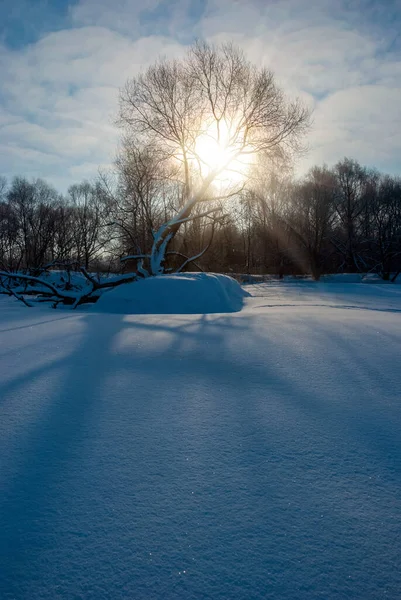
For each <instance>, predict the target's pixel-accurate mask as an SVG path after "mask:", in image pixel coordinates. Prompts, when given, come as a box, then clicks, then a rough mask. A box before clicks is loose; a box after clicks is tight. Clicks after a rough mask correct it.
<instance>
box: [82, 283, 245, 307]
mask: <svg viewBox="0 0 401 600" xmlns="http://www.w3.org/2000/svg"><path fill="white" fill-rule="evenodd" d="M247 295H248V293H247V292H245V290H244V289H243V288H242V287H241V286H240V285H239V283H238V282H237V281H235V279H232V278H231V277H227V276H226V275H218V274H212V273H181V274H179V275H160V276H158V277H149V278H148V279H142V280H139V281H136V282H135V283H127V284H124V285H120V286H119V287H117V288H114V289H112V290H110V291H108V292H106V293H105V294H103V296H101V298H100V299H99V300H98V301H97V302H96V304H94V305H93V306H92V310H94V311H96V312H103V313H118V314H131V315H132V314H136V315H138V314H149V315H155V314H203V313H227V312H237V311H239V310H241V308H242V306H243V300H244V296H247Z"/></svg>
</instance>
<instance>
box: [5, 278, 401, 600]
mask: <svg viewBox="0 0 401 600" xmlns="http://www.w3.org/2000/svg"><path fill="white" fill-rule="evenodd" d="M247 289H248V291H250V293H251V294H252V295H253V297H251V298H245V299H244V302H245V307H244V308H243V310H242V311H241V312H236V313H230V314H222V315H219V314H206V315H171V314H170V315H166V316H163V315H160V314H159V315H153V316H152V315H145V316H144V315H129V316H127V315H124V314H102V313H99V312H95V311H93V310H92V311H91V310H90V309H89V310H88V309H87V307H86V308H83V309H82V310H80V311H74V312H71V311H66V310H59V311H57V310H51V309H49V308H44V307H38V308H32V309H29V308H25V307H23V306H22V305H19V304H18V303H17V302H16V301H15V300H14V299H10V298H5V297H0V598H1V599H2V600H11V599H13V600H14V599H15V600H25V599H26V600H38V599H41V600H42V599H43V600H44V599H46V600H57V599H63V600H67V599H68V600H69V599H82V600H86V599H91V600H92V599H93V600H106V599H112V600H117V599H122V598H127V599H135V600H142V599H144V600H152V599H167V600H169V599H183V600H184V599H185V600H187V599H188V600H191V599H194V600H195V599H196V600H197V599H199V600H200V599H219V600H223V599H224V600H253V599H255V600H256V599H274V600H290V599H291V600H313V599H317V598H319V599H324V600H332V599H333V600H334V599H345V598H352V599H360V600H371V599H374V600H376V599H379V598H390V599H398V598H400V597H401V591H400V590H401V289H400V286H391V285H367V284H341V283H321V284H315V283H308V282H302V283H299V284H296V283H294V284H289V283H286V284H279V283H268V284H259V285H253V286H248V288H247Z"/></svg>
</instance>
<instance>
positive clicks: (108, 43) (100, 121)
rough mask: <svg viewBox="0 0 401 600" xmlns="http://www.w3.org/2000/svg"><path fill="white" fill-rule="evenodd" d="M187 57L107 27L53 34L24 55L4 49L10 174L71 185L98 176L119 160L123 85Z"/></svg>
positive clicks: (1, 114)
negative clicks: (167, 60) (148, 69)
mask: <svg viewBox="0 0 401 600" xmlns="http://www.w3.org/2000/svg"><path fill="white" fill-rule="evenodd" d="M180 52H182V48H181V46H180V45H179V44H177V43H176V42H174V40H171V39H167V38H162V37H155V36H150V37H146V38H140V39H138V40H136V41H132V40H130V39H129V38H127V37H126V36H123V35H121V34H119V33H116V32H113V31H110V30H108V29H105V28H102V27H82V28H77V29H72V30H66V31H60V32H56V33H51V34H49V35H46V36H45V37H43V38H42V39H41V40H39V41H38V42H37V43H35V44H32V45H30V46H28V47H26V48H24V49H23V50H21V51H13V50H8V49H6V48H4V47H3V48H2V50H1V51H0V77H1V79H2V109H1V111H0V127H1V142H0V152H1V155H2V157H3V160H2V165H3V169H4V173H5V174H8V175H10V176H12V175H15V174H18V173H24V174H26V175H27V176H32V177H38V176H42V177H48V178H50V179H54V178H57V177H58V178H60V177H61V176H63V178H64V179H65V180H66V181H67V180H68V176H71V181H70V183H73V182H74V181H76V177H77V173H79V174H80V178H83V177H88V178H91V177H93V176H95V175H96V173H97V170H98V166H99V165H100V164H109V163H111V162H112V161H113V159H114V155H115V151H116V148H117V143H118V131H117V129H116V128H115V126H114V125H113V122H114V119H115V117H116V114H117V108H118V89H119V87H120V86H122V85H123V84H124V82H125V81H126V79H127V78H128V77H129V76H132V75H134V74H135V73H137V72H138V71H139V70H140V69H141V68H143V67H144V66H146V65H147V64H150V63H151V62H153V61H154V60H155V59H156V58H157V56H159V55H160V54H167V55H171V56H174V55H177V53H180ZM8 149H11V152H8ZM50 156H51V157H54V160H49V159H48V157H50ZM82 165H85V167H82ZM78 167H79V169H78Z"/></svg>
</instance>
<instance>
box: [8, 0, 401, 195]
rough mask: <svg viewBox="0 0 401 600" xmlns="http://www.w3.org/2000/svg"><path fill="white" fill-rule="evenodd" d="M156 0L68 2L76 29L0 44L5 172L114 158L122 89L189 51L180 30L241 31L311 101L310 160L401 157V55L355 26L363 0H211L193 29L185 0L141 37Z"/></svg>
mask: <svg viewBox="0 0 401 600" xmlns="http://www.w3.org/2000/svg"><path fill="white" fill-rule="evenodd" d="M361 1H362V0H361ZM160 4H161V3H160V2H159V0H136V1H135V2H132V1H131V0H114V2H111V0H80V2H78V4H76V5H74V7H73V8H72V9H71V18H72V21H73V23H75V28H73V29H65V30H62V31H58V32H53V33H50V34H48V35H46V36H44V37H42V39H40V40H39V41H38V42H37V43H35V44H31V45H29V46H27V47H25V48H24V49H23V50H19V51H12V50H8V49H5V48H0V78H1V81H2V95H1V100H0V104H1V106H0V131H1V136H0V139H1V141H0V155H1V158H2V162H1V164H2V165H3V170H4V172H5V173H9V174H15V173H23V174H27V175H28V176H29V175H32V176H43V177H48V178H49V179H50V180H52V181H54V182H56V181H58V182H64V185H66V184H67V183H73V182H74V181H77V180H78V179H82V178H84V177H92V176H94V175H95V174H96V172H97V170H98V166H99V165H105V164H110V163H111V162H112V160H113V157H114V153H115V150H116V146H117V140H118V132H117V131H116V129H115V127H114V125H113V119H114V117H115V115H116V113H117V98H118V88H119V87H120V86H121V85H123V84H124V82H125V81H126V79H127V78H128V77H129V76H132V75H134V74H135V73H137V72H138V71H139V70H140V69H141V68H143V67H145V66H146V65H148V64H150V63H152V62H153V61H154V60H155V59H156V58H157V57H158V56H159V55H161V54H162V55H163V54H166V55H168V56H180V55H182V53H183V52H184V51H185V48H184V45H183V44H182V43H180V42H179V41H178V40H177V37H174V35H176V34H177V32H179V31H181V32H180V34H179V35H178V39H184V38H185V36H187V37H188V36H189V35H190V33H193V35H194V36H195V35H198V36H201V37H206V38H208V39H211V40H217V41H221V40H227V39H232V40H234V41H235V42H236V43H238V44H240V45H241V46H242V47H243V48H244V49H245V51H246V52H247V54H248V56H249V58H250V59H251V60H252V61H253V62H254V63H255V64H257V65H268V66H269V67H271V68H272V69H273V71H274V72H275V73H276V76H277V79H278V81H279V83H280V84H281V85H282V86H283V87H284V88H285V90H286V91H287V92H288V93H290V94H292V95H300V96H301V97H302V98H304V100H305V101H306V102H307V103H308V104H310V105H313V106H315V119H314V121H315V125H314V129H313V131H312V132H311V135H310V138H309V141H310V146H311V151H310V154H309V157H308V158H307V159H306V160H304V161H303V163H302V164H303V165H309V164H311V163H312V162H323V161H327V162H329V163H331V162H334V161H336V160H338V159H340V158H341V157H342V156H344V155H345V154H348V155H351V156H354V157H355V158H357V159H359V160H361V161H362V162H363V161H366V162H368V163H370V164H377V165H378V166H380V167H382V168H386V165H391V164H392V165H394V163H395V159H394V156H400V149H401V148H400V144H399V143H398V139H397V136H396V135H395V133H394V132H396V131H397V130H400V127H401V116H400V109H399V107H400V106H401V57H400V56H399V55H398V54H397V53H396V52H395V51H394V50H393V51H392V53H390V52H386V43H387V38H386V36H380V35H377V33H373V30H369V28H366V27H362V26H359V25H358V22H359V21H360V19H359V21H358V9H360V6H359V5H360V2H358V1H355V2H354V3H353V6H354V9H355V10H354V11H350V10H349V8H348V10H347V11H346V10H345V7H346V6H347V4H348V3H347V1H346V0H339V1H338V2H335V3H333V2H332V1H331V0H309V2H306V0H305V2H300V1H299V0H271V1H269V2H265V1H264V0H247V1H246V2H245V0H237V1H236V2H235V1H233V0H209V1H208V3H207V8H206V10H205V12H204V15H203V17H202V18H201V19H200V20H199V21H198V22H197V23H194V24H193V27H192V29H191V30H190V32H188V31H187V30H185V31H184V29H185V26H187V24H188V19H189V6H190V2H189V0H183V1H181V2H175V3H172V4H171V6H170V12H169V17H168V18H169V22H168V23H166V22H164V25H165V26H166V27H165V29H166V33H168V32H170V33H173V34H174V35H170V36H167V35H163V36H162V35H152V36H150V35H149V36H145V35H144V29H143V28H142V29H141V27H143V23H142V25H141V16H142V17H143V15H144V14H145V13H144V11H153V12H154V14H155V15H157V14H158V11H159V5H160ZM160 14H162V12H161V13H160ZM345 16H346V19H345V18H344V17H345ZM163 18H164V19H166V15H164V17H163ZM149 27H150V25H149V23H147V25H146V27H145V30H148V29H149ZM155 27H156V25H155Z"/></svg>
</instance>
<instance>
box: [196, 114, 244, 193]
mask: <svg viewBox="0 0 401 600" xmlns="http://www.w3.org/2000/svg"><path fill="white" fill-rule="evenodd" d="M237 148H238V146H236V145H235V144H232V143H231V142H230V131H229V128H228V127H227V125H226V123H224V122H221V123H220V126H219V129H218V128H217V123H216V122H214V123H213V125H211V126H210V127H208V128H207V129H206V130H205V131H204V132H203V133H202V134H201V135H199V136H198V138H197V140H196V145H195V153H196V156H197V158H198V161H199V168H200V171H201V174H202V175H203V176H207V175H208V174H209V173H210V172H211V171H212V170H214V169H222V171H221V173H219V175H218V176H217V177H216V182H218V183H220V184H222V185H227V186H233V185H237V184H241V183H242V182H243V181H244V178H245V177H246V174H247V171H248V169H249V165H250V156H249V155H245V156H241V157H236V156H235V154H236V151H237Z"/></svg>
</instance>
